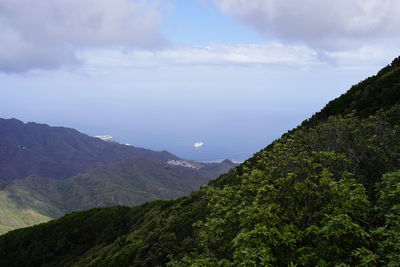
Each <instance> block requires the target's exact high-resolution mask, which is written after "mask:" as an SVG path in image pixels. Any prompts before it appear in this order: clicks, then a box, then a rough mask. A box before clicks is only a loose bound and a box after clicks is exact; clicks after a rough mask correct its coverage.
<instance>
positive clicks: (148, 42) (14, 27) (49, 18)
mask: <svg viewBox="0 0 400 267" xmlns="http://www.w3.org/2000/svg"><path fill="white" fill-rule="evenodd" d="M158 9H159V6H158V5H157V3H156V2H155V1H150V0H149V1H144V0H136V1H135V0H112V1H111V0H57V1H54V0H18V1H16V0H0V47H1V49H0V71H4V72H18V71H26V70H29V69H33V68H44V69H45V68H54V67H58V66H62V65H70V64H73V63H77V62H78V60H77V58H76V51H77V50H79V49H82V48H88V47H115V46H123V47H139V48H151V47H156V46H159V45H161V44H162V43H163V42H164V40H163V38H162V37H161V35H160V34H159V33H158V26H159V24H160V23H161V20H162V17H161V15H160V14H159V10H158Z"/></svg>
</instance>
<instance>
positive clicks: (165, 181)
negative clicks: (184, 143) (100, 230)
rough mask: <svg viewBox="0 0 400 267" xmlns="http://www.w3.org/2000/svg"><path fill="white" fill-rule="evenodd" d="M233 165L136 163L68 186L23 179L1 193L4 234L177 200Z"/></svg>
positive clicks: (111, 168) (67, 181)
mask: <svg viewBox="0 0 400 267" xmlns="http://www.w3.org/2000/svg"><path fill="white" fill-rule="evenodd" d="M231 164H233V163H231ZM231 164H229V163H225V164H224V163H215V164H202V165H203V167H202V168H201V169H193V168H184V167H175V166H169V165H167V164H166V163H165V162H164V161H156V160H154V159H153V160H152V159H147V158H143V157H141V158H140V157H136V158H131V159H128V160H126V161H123V162H120V163H116V164H112V165H107V166H101V167H98V168H95V169H93V170H91V171H88V172H86V173H84V174H80V175H77V176H74V177H71V178H67V179H64V180H55V179H50V178H43V177H37V176H30V177H28V178H25V179H17V180H14V181H11V182H10V183H8V184H5V185H4V186H3V188H2V189H1V190H0V199H2V196H4V200H3V201H2V202H1V203H0V207H2V206H3V207H2V209H0V234H2V233H5V232H7V231H9V230H13V229H16V228H21V227H26V226H31V225H34V224H37V223H41V222H45V221H48V220H50V219H54V218H59V217H61V216H63V215H65V214H66V213H70V212H72V211H78V210H86V209H90V208H95V207H107V206H114V205H124V206H133V205H138V204H143V203H145V202H147V201H152V200H158V199H162V200H168V199H176V198H178V197H182V196H184V195H188V194H190V193H191V192H193V191H195V190H197V189H199V188H200V186H201V185H203V184H206V183H207V182H208V181H210V180H211V179H213V178H215V177H217V176H218V175H219V174H221V173H223V172H224V171H227V170H229V169H230V168H231V167H232V165H231ZM5 205H7V206H5Z"/></svg>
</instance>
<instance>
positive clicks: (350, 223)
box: [0, 59, 400, 266]
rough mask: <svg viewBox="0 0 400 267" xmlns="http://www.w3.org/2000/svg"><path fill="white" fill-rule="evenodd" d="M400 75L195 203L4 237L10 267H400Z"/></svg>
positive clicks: (341, 101) (95, 214) (278, 145)
mask: <svg viewBox="0 0 400 267" xmlns="http://www.w3.org/2000/svg"><path fill="white" fill-rule="evenodd" d="M399 67H400V60H399V59H396V60H395V61H393V63H392V64H391V65H390V66H388V67H387V68H385V69H384V70H383V71H381V72H380V73H378V75H377V76H374V77H372V78H370V79H367V80H366V81H364V82H362V83H360V84H359V85H357V86H355V87H353V89H351V90H350V91H349V92H348V93H346V94H344V95H343V96H341V97H340V98H338V99H336V100H334V101H333V102H331V103H330V104H328V105H327V107H326V108H324V109H323V110H322V111H321V112H320V113H318V114H316V115H315V116H314V117H313V118H311V119H310V120H309V121H306V122H304V123H303V124H302V126H299V127H297V128H296V129H295V130H292V131H290V132H289V133H287V134H285V135H283V136H282V137H281V138H280V139H278V140H276V141H275V142H273V143H272V144H271V145H269V146H268V147H267V148H266V149H263V150H261V151H260V152H258V153H256V154H255V155H254V157H253V158H251V159H249V160H247V161H246V162H244V163H243V164H242V165H240V166H239V167H237V168H234V169H233V170H231V171H229V172H228V173H227V174H224V175H222V176H221V177H220V178H219V179H217V180H216V181H214V182H212V183H210V184H209V185H208V186H206V187H202V189H201V190H200V191H199V192H196V193H193V194H191V195H190V196H188V197H184V198H181V199H178V200H175V201H168V202H165V201H157V202H152V203H147V204H144V205H141V206H138V207H135V208H132V209H123V208H112V209H97V210H90V211H84V212H79V213H74V214H70V215H67V216H65V217H63V218H61V219H59V220H56V221H52V222H50V223H47V224H43V225H39V226H35V227H31V228H26V229H20V230H16V231H12V232H10V233H8V234H6V235H3V236H2V237H0V265H4V266H29V265H35V266H40V265H47V266H48V265H52V266H165V265H168V266H399V264H400V256H399V255H400V236H399V233H400V231H399V230H400V215H399V208H400V198H399V196H400V189H399V185H400V171H398V170H399V169H400V125H399V118H400V104H399V101H400V99H399V97H400V95H399V93H398V92H399V91H400V83H399V82H398V81H399V79H400V77H399V72H398V69H399ZM354 88H356V89H354ZM381 92H384V93H381ZM387 96H390V97H387ZM332 103H333V104H332ZM110 217H114V219H110ZM99 229H105V230H104V231H99ZM107 233H109V234H107Z"/></svg>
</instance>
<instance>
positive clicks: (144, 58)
mask: <svg viewBox="0 0 400 267" xmlns="http://www.w3.org/2000/svg"><path fill="white" fill-rule="evenodd" d="M80 58H81V60H82V61H85V62H86V66H88V67H89V68H90V67H91V68H100V69H106V68H107V67H109V68H110V67H111V69H120V68H145V67H159V66H171V67H173V66H177V67H180V66H191V67H197V66H199V67H203V66H204V67H218V66H223V67H226V66H256V65H286V66H291V67H300V68H301V67H304V66H310V65H313V64H319V62H318V55H317V53H316V52H315V51H314V50H312V49H309V48H307V47H305V46H290V45H287V46H285V45H282V44H279V43H268V44H262V45H249V44H232V45H220V44H214V45H208V46H191V45H186V46H184V45H181V46H169V47H168V48H166V49H159V50H155V51H143V50H142V51H139V50H136V51H125V52H124V51H120V50H112V49H98V50H87V51H85V52H83V53H81V54H80Z"/></svg>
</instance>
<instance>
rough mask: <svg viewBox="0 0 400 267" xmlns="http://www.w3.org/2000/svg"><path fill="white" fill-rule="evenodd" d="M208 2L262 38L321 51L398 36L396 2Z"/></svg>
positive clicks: (399, 18) (398, 7) (399, 23)
mask: <svg viewBox="0 0 400 267" xmlns="http://www.w3.org/2000/svg"><path fill="white" fill-rule="evenodd" d="M211 1H213V2H214V3H215V4H216V5H217V6H218V7H219V8H220V9H221V10H222V11H223V12H225V13H227V14H229V15H233V16H234V17H235V18H236V19H237V20H238V21H239V22H241V23H244V24H246V25H248V26H250V27H252V28H254V29H255V30H256V31H258V32H259V33H261V34H262V35H263V36H265V37H266V38H269V39H270V38H279V39H280V40H283V41H289V42H302V43H305V44H307V45H308V46H310V47H314V48H318V49H322V50H325V51H329V50H331V51H335V50H345V49H348V48H354V47H358V46H359V45H360V44H363V43H365V41H366V40H368V41H371V40H372V39H380V38H383V39H385V38H393V37H396V35H397V36H398V35H399V34H400V1H398V0H336V1H329V0H303V1H299V0H251V1H248V0H211ZM396 38H397V37H396Z"/></svg>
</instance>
